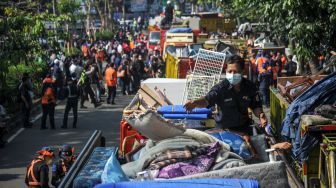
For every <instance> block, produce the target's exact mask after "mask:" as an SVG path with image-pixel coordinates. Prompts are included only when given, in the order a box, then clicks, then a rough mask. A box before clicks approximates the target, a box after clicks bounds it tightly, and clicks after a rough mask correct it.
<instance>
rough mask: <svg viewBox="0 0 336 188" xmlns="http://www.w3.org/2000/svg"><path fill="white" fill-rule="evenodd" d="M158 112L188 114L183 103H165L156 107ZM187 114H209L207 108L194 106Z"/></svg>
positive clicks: (209, 111)
mask: <svg viewBox="0 0 336 188" xmlns="http://www.w3.org/2000/svg"><path fill="white" fill-rule="evenodd" d="M157 113H159V114H188V113H187V111H186V110H185V108H184V107H183V105H166V106H161V107H160V108H159V109H157ZM189 114H211V110H210V109H207V108H194V109H193V110H192V111H191V113H189Z"/></svg>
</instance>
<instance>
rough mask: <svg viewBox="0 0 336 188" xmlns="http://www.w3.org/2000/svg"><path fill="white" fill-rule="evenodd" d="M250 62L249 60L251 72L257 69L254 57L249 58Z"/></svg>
mask: <svg viewBox="0 0 336 188" xmlns="http://www.w3.org/2000/svg"><path fill="white" fill-rule="evenodd" d="M250 62H251V67H252V70H253V72H256V71H257V60H256V59H255V58H254V57H251V58H250Z"/></svg>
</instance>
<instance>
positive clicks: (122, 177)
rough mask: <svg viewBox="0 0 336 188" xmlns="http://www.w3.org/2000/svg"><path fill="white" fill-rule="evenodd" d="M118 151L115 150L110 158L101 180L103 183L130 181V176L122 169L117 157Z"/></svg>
mask: <svg viewBox="0 0 336 188" xmlns="http://www.w3.org/2000/svg"><path fill="white" fill-rule="evenodd" d="M116 151H117V150H116ZM116 151H114V152H113V154H112V155H111V157H110V158H109V159H108V161H107V163H106V165H105V168H104V171H103V173H102V175H101V180H102V183H103V184H105V183H117V182H122V181H129V179H128V177H127V176H126V174H125V173H124V171H123V170H122V169H121V166H120V163H119V161H118V160H117V158H116Z"/></svg>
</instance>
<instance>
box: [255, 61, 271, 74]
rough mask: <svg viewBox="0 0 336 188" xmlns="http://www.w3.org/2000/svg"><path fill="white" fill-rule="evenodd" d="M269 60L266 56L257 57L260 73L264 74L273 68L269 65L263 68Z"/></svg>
mask: <svg viewBox="0 0 336 188" xmlns="http://www.w3.org/2000/svg"><path fill="white" fill-rule="evenodd" d="M266 62H267V58H265V57H259V58H258V59H257V67H258V73H259V74H263V73H266V72H267V71H269V70H271V66H268V67H267V69H264V68H263V65H264V64H265V63H266Z"/></svg>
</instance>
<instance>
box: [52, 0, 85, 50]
mask: <svg viewBox="0 0 336 188" xmlns="http://www.w3.org/2000/svg"><path fill="white" fill-rule="evenodd" d="M57 10H58V13H59V15H58V16H57V17H56V20H57V22H58V23H64V24H65V31H66V32H65V39H66V41H67V52H68V53H69V52H70V49H72V46H71V45H72V44H73V42H72V35H73V31H74V30H76V29H77V28H76V27H77V20H81V19H80V18H81V17H82V16H83V14H81V13H80V3H79V2H78V1H77V0H59V1H58V4H57ZM70 24H71V26H72V27H71V30H70V29H69V25H70Z"/></svg>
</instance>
